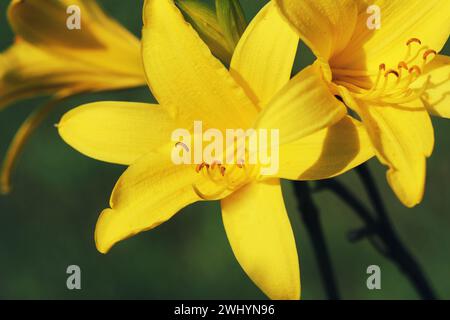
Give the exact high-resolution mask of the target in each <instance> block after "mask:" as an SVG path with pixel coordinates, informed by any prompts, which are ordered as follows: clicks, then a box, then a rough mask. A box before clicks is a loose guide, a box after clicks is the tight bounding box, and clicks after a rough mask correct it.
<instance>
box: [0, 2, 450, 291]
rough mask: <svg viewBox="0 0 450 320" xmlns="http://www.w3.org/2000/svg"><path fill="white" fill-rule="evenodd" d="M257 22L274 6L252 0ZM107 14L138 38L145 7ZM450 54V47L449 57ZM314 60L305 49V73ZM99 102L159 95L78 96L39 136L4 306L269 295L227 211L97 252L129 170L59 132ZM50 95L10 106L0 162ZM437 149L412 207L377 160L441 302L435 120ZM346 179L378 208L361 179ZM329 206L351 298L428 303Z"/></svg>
mask: <svg viewBox="0 0 450 320" xmlns="http://www.w3.org/2000/svg"><path fill="white" fill-rule="evenodd" d="M8 2H9V1H6V0H2V1H1V2H0V12H1V16H0V50H2V51H3V50H4V49H6V48H7V47H8V46H9V45H10V44H11V43H12V41H13V34H12V33H11V30H10V28H9V26H8V23H7V21H6V17H5V12H6V8H7V5H8ZM242 2H243V5H244V6H245V12H246V16H247V18H248V19H251V18H252V17H253V16H254V15H255V14H256V12H257V11H258V9H259V8H261V7H262V6H263V5H264V4H265V3H266V2H267V1H263V0H255V1H253V0H252V1H242ZM100 3H101V4H102V5H103V7H104V8H105V10H106V11H107V12H108V13H109V14H110V15H112V16H113V17H115V18H116V19H117V20H118V21H120V22H121V23H122V24H124V25H125V26H126V27H127V28H129V29H130V30H131V31H132V32H133V33H135V34H136V35H137V36H140V29H141V8H142V1H136V3H135V2H134V1H121V0H104V1H100ZM444 53H446V54H450V46H449V44H447V47H446V49H445V51H444ZM312 60H313V57H312V55H311V53H309V52H308V51H307V50H306V49H305V48H304V47H301V51H300V54H299V60H298V62H297V65H298V67H301V66H305V65H308V64H309V63H310V62H311V61H312ZM99 100H119V101H120V100H125V101H143V102H152V101H154V99H153V98H152V97H151V95H150V92H149V90H148V89H147V88H140V89H133V90H126V91H120V92H114V93H102V94H92V95H84V96H83V97H77V98H73V99H71V100H70V101H68V102H67V103H65V104H64V105H63V106H61V107H60V108H59V109H57V111H56V112H54V113H52V114H51V117H50V118H49V119H48V120H47V121H46V122H45V123H44V124H43V125H42V126H41V127H40V128H39V129H38V130H37V132H36V134H35V135H34V136H33V137H32V139H31V140H30V142H29V144H28V145H27V147H26V148H25V152H24V154H23V156H22V158H21V160H20V162H19V164H18V168H17V170H16V171H15V174H14V177H13V187H14V190H13V192H12V193H11V195H9V196H2V197H0V298H2V299H93V298H100V299H260V298H261V299H264V298H265V296H264V295H263V294H262V293H261V292H260V291H259V290H258V289H257V288H256V287H255V285H253V283H252V282H251V281H250V280H249V279H248V278H247V276H246V275H245V274H244V272H243V271H242V269H241V268H240V266H239V265H238V263H237V262H236V260H235V258H234V256H233V254H232V252H231V248H230V246H229V245H228V242H227V239H226V235H225V231H224V228H223V225H222V220H221V216H220V208H219V205H218V203H201V204H196V205H193V206H190V207H188V208H186V209H184V210H183V211H182V212H180V213H179V214H177V215H176V216H175V218H174V219H172V220H171V221H169V222H168V223H165V224H163V225H161V226H160V227H158V228H157V229H155V230H153V231H150V232H146V233H143V234H140V235H138V236H136V237H133V238H131V239H129V240H127V241H124V242H121V243H120V244H119V245H117V246H116V247H115V248H114V249H113V250H112V251H111V252H110V253H109V254H108V255H101V254H100V253H98V252H97V250H96V249H95V245H94V238H93V235H94V227H95V223H96V220H97V217H98V214H99V212H100V211H101V210H102V209H103V208H105V207H106V206H107V204H108V199H109V196H110V193H111V190H112V188H113V186H114V184H115V182H116V180H117V178H118V177H119V176H120V174H121V173H122V172H123V171H124V169H125V168H124V167H121V166H114V165H110V164H106V163H101V162H98V161H95V160H92V159H89V158H87V157H84V156H82V155H81V154H79V153H77V152H76V151H74V150H73V149H71V148H70V147H69V146H68V145H66V144H64V143H63V141H62V140H61V139H60V137H59V136H58V134H57V131H56V129H55V128H54V126H53V124H55V123H57V122H58V120H59V119H60V117H61V116H62V114H64V112H66V111H68V110H69V109H71V108H73V107H75V106H78V105H80V104H83V103H87V102H93V101H99ZM43 101H45V99H41V98H40V99H31V100H27V101H22V102H20V103H17V104H15V105H11V106H9V107H8V108H7V109H5V110H3V111H1V115H0V155H1V156H2V157H3V155H4V154H5V151H6V148H7V146H8V144H9V142H10V140H11V139H12V137H13V135H14V133H15V131H16V129H17V128H18V127H19V125H20V124H21V123H22V121H23V120H24V119H25V118H26V116H27V115H28V114H29V113H30V112H31V110H32V109H34V108H35V107H36V106H38V105H41V103H42V102H43ZM433 122H434V126H435V134H436V148H435V151H434V153H433V156H432V157H431V159H429V161H428V175H427V188H426V194H425V198H424V201H423V202H422V203H421V204H420V205H419V206H417V207H416V208H413V209H407V208H405V207H403V206H402V205H401V204H400V202H399V201H398V200H397V199H396V198H395V196H394V195H393V193H392V192H391V190H390V189H389V188H388V185H387V183H386V181H385V178H384V175H385V169H384V168H383V167H381V165H379V164H378V162H377V161H376V160H372V161H371V162H370V167H371V169H372V171H373V172H374V173H375V176H376V180H377V183H378V187H379V189H380V191H381V193H382V196H383V198H384V201H385V203H386V205H387V207H388V211H389V212H390V218H391V219H392V220H393V224H394V226H395V228H396V230H397V231H398V233H399V235H400V237H401V239H402V240H403V242H404V243H405V244H406V246H407V247H408V249H409V250H410V251H411V252H412V253H413V255H414V257H415V258H416V259H417V260H418V262H419V263H420V265H421V266H422V268H423V269H424V271H425V273H426V275H427V277H428V279H429V281H430V283H431V284H432V286H433V287H434V289H435V291H436V293H437V295H438V296H439V297H440V298H445V299H449V298H450V191H449V187H450V166H449V162H450V148H449V145H450V126H449V122H448V121H446V120H443V119H437V118H434V119H433ZM339 180H340V181H341V182H343V183H345V184H346V185H347V186H349V187H350V188H351V189H352V190H353V191H354V192H355V193H356V194H357V195H358V196H359V197H360V198H361V199H363V200H364V202H365V203H367V204H368V201H367V198H366V196H365V194H364V190H363V188H362V187H361V185H360V182H359V180H358V178H357V176H356V174H355V173H354V172H349V173H347V174H345V175H343V176H342V177H340V178H339ZM283 187H284V191H285V193H284V194H285V200H286V205H287V209H288V212H289V215H290V218H291V222H292V226H293V229H294V232H295V235H296V240H297V246H298V250H299V255H300V260H301V277H302V295H303V298H304V299H325V298H326V295H325V292H324V289H323V286H322V283H321V281H320V275H319V273H318V267H317V264H316V260H315V257H314V252H313V251H312V246H311V242H310V239H309V238H308V236H307V233H306V230H305V229H304V226H303V225H302V222H301V218H300V215H299V211H298V208H297V201H296V199H295V197H294V194H293V189H292V186H291V185H290V183H288V182H287V183H284V185H283ZM314 199H315V201H316V202H317V203H318V204H319V208H320V211H321V219H322V222H323V227H324V231H325V235H326V239H327V242H328V245H329V249H330V252H331V258H332V261H333V267H334V269H335V273H336V278H337V282H338V286H339V289H340V292H341V296H342V298H344V299H417V298H418V296H417V294H416V292H415V291H414V289H413V288H412V286H411V285H410V283H409V282H408V281H407V280H406V278H405V277H404V276H403V275H402V273H401V272H400V271H399V270H398V269H397V268H396V266H395V265H393V264H392V263H391V262H390V261H389V260H387V259H385V258H384V257H383V256H381V255H380V254H379V253H377V252H376V251H375V250H374V249H373V247H372V246H371V245H370V244H369V242H368V241H367V240H363V241H361V242H358V243H356V244H355V243H350V242H349V241H348V240H347V234H348V232H349V231H351V230H354V229H357V228H358V227H360V226H362V223H361V221H360V220H359V219H358V218H357V217H356V215H355V213H354V212H352V211H351V210H350V209H349V208H348V207H347V206H346V205H345V204H343V203H342V202H341V201H340V200H339V199H337V198H336V197H335V196H334V195H333V194H331V193H330V192H320V193H316V194H314ZM72 264H75V265H79V266H80V268H81V277H82V281H81V282H82V290H73V291H69V290H68V289H67V288H66V279H67V277H68V275H67V274H66V268H67V267H68V266H69V265H72ZM372 264H375V265H379V266H380V267H381V272H382V276H381V280H382V289H381V290H374V291H370V290H368V289H367V287H366V279H367V277H368V275H367V274H366V269H367V267H368V266H369V265H372Z"/></svg>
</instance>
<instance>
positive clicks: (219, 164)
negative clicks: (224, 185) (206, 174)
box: [211, 160, 222, 170]
mask: <svg viewBox="0 0 450 320" xmlns="http://www.w3.org/2000/svg"><path fill="white" fill-rule="evenodd" d="M216 166H219V167H220V166H222V164H221V163H220V162H219V161H217V160H214V161H213V163H211V169H212V170H214V168H215V167H216Z"/></svg>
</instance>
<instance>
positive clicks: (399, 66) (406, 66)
mask: <svg viewBox="0 0 450 320" xmlns="http://www.w3.org/2000/svg"><path fill="white" fill-rule="evenodd" d="M401 68H403V69H405V70H409V68H408V65H407V64H406V62H405V61H400V62H399V64H398V69H399V70H400V69H401Z"/></svg>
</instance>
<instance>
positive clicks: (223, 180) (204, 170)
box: [193, 161, 260, 200]
mask: <svg viewBox="0 0 450 320" xmlns="http://www.w3.org/2000/svg"><path fill="white" fill-rule="evenodd" d="M195 171H196V172H197V173H198V174H203V175H204V176H205V177H206V178H207V179H209V180H210V181H211V182H213V183H214V184H215V185H217V186H219V191H217V192H215V193H214V194H208V193H205V192H203V191H202V190H200V189H199V188H198V187H197V186H196V185H193V188H194V191H195V193H196V194H197V195H198V196H199V197H200V198H202V199H204V200H214V199H218V198H221V196H222V195H223V194H225V193H226V192H232V191H235V190H237V189H239V188H241V187H243V186H244V185H246V184H247V183H249V182H251V181H255V180H257V179H258V178H259V172H260V170H259V165H257V164H251V165H250V164H246V163H244V161H239V163H236V164H221V163H220V162H218V161H213V162H212V163H205V162H203V163H201V164H198V165H197V166H196V167H195Z"/></svg>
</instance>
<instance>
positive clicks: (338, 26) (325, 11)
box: [276, 0, 357, 79]
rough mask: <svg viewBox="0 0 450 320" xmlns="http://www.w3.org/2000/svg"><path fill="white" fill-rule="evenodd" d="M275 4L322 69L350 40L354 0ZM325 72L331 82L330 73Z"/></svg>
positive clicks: (354, 18)
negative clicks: (320, 63)
mask: <svg viewBox="0 0 450 320" xmlns="http://www.w3.org/2000/svg"><path fill="white" fill-rule="evenodd" d="M276 3H277V5H278V6H279V8H280V10H281V13H282V14H283V15H284V16H285V17H286V18H287V19H288V21H289V22H290V23H291V24H292V26H294V28H295V29H296V30H297V32H298V34H299V36H300V38H301V39H302V41H304V42H305V43H306V44H307V45H308V47H309V48H311V50H312V51H313V52H314V53H315V55H316V57H317V58H318V59H319V60H320V61H321V62H322V63H324V65H325V66H326V65H327V61H328V60H329V59H330V58H331V57H332V56H333V55H335V54H337V53H339V52H340V51H341V50H342V49H344V48H345V47H346V46H347V44H348V42H349V41H350V38H351V37H352V34H353V31H354V28H355V25H356V21H357V6H356V3H355V1H354V0H339V1H335V0H301V1H299V0H276ZM325 73H326V74H325V75H326V77H327V79H330V78H331V74H330V73H329V70H325Z"/></svg>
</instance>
